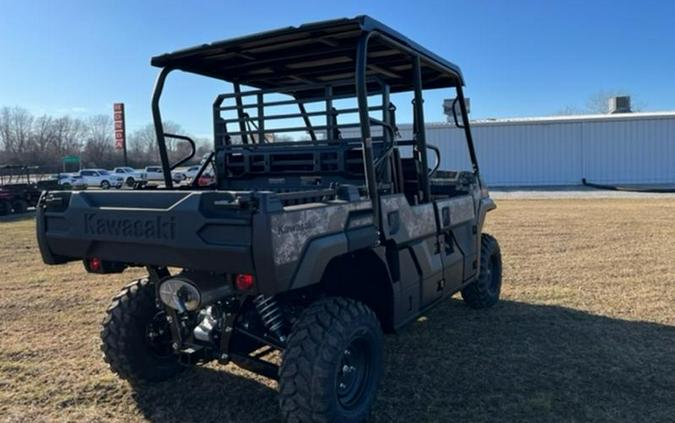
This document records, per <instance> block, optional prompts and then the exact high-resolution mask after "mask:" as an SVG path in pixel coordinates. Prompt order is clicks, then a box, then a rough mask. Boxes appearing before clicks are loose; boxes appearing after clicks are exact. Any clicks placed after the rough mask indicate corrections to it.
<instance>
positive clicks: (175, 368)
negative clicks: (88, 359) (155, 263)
mask: <svg viewBox="0 0 675 423" xmlns="http://www.w3.org/2000/svg"><path fill="white" fill-rule="evenodd" d="M101 340H102V344H101V350H102V351H103V354H104V359H105V361H106V362H107V363H108V364H109V365H110V368H111V369H112V371H113V372H115V373H117V374H118V375H119V376H120V377H122V378H124V379H126V380H128V381H130V382H132V383H139V382H159V381H162V380H166V379H169V378H171V377H172V376H174V375H176V374H178V373H179V372H180V371H181V370H183V369H184V367H183V366H182V365H181V364H180V363H179V362H178V356H177V355H176V354H174V352H173V349H172V347H171V344H172V341H171V330H170V327H169V324H168V322H167V320H166V315H165V314H164V312H163V311H162V310H160V309H158V308H157V306H156V304H155V288H154V285H153V284H151V283H150V281H149V280H148V279H139V280H137V281H134V282H132V283H131V284H129V285H127V286H126V287H124V289H122V291H121V292H120V293H119V294H118V295H117V296H116V297H115V298H114V299H113V302H112V304H111V305H110V307H109V308H108V312H107V315H106V317H105V319H104V320H103V328H102V330H101Z"/></svg>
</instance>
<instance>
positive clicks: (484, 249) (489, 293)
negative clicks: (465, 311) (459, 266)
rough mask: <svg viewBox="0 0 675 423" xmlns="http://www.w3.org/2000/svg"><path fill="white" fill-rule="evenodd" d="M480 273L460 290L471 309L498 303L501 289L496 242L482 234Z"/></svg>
mask: <svg viewBox="0 0 675 423" xmlns="http://www.w3.org/2000/svg"><path fill="white" fill-rule="evenodd" d="M480 241H481V242H480V245H481V248H480V273H479V275H478V279H476V280H475V281H474V282H473V283H471V284H470V285H467V286H466V287H465V288H464V289H462V298H463V299H464V301H465V302H466V303H467V304H468V305H469V306H471V307H473V308H487V307H491V306H493V305H495V304H496V303H497V301H499V295H500V293H501V289H502V254H501V251H500V249H499V243H498V242H497V240H496V239H495V238H494V237H493V236H492V235H488V234H482V235H481V240H480Z"/></svg>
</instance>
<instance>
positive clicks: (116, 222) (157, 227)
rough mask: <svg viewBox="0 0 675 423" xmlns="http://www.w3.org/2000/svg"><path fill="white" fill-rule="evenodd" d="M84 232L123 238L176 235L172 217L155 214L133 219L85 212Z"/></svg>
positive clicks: (160, 237)
mask: <svg viewBox="0 0 675 423" xmlns="http://www.w3.org/2000/svg"><path fill="white" fill-rule="evenodd" d="M84 233H86V234H88V235H107V236H115V237H124V238H145V239H157V240H162V239H164V240H172V239H174V238H175V236H176V223H175V218H173V217H169V218H166V217H161V216H156V217H151V218H145V219H133V218H115V217H100V216H97V215H96V213H85V214H84Z"/></svg>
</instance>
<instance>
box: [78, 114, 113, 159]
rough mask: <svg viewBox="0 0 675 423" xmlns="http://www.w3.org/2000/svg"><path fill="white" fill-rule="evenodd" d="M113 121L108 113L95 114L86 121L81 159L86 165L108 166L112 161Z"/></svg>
mask: <svg viewBox="0 0 675 423" xmlns="http://www.w3.org/2000/svg"><path fill="white" fill-rule="evenodd" d="M114 147H115V146H114V141H113V123H112V119H111V118H110V116H108V115H96V116H92V117H91V118H89V120H88V121H87V131H86V138H85V144H84V151H83V154H82V156H83V161H84V162H85V164H87V165H88V166H101V167H104V166H109V165H111V164H113V163H114V161H115V158H114V157H113V155H114V153H115V148H114Z"/></svg>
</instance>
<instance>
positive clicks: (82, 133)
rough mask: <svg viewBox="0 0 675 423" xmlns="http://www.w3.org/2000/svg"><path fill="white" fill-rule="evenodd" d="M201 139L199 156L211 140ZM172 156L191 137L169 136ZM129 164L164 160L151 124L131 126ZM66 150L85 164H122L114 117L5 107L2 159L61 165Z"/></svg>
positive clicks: (0, 127)
mask: <svg viewBox="0 0 675 423" xmlns="http://www.w3.org/2000/svg"><path fill="white" fill-rule="evenodd" d="M164 128H165V131H166V132H170V133H175V134H185V133H184V132H183V131H182V130H181V128H180V126H179V125H177V124H175V123H172V122H165V124H164ZM195 141H197V145H198V149H197V155H196V156H195V160H194V161H199V159H200V158H201V157H202V156H203V155H204V154H206V153H208V151H209V150H210V145H209V144H210V143H209V141H208V140H195ZM167 148H168V151H169V157H170V158H171V159H172V161H173V160H178V159H179V158H182V157H184V156H185V155H186V154H187V153H188V152H189V147H188V145H187V143H185V142H181V141H173V140H167ZM127 155H128V161H129V165H130V166H133V167H143V166H146V165H149V164H157V163H159V152H158V150H157V142H156V138H155V130H154V126H153V125H152V124H148V125H146V126H145V127H143V128H141V129H138V130H136V131H133V132H131V133H129V132H127ZM65 156H78V157H80V160H81V163H82V167H96V168H106V169H110V168H113V167H115V166H122V165H123V164H124V159H123V155H122V150H117V149H115V140H114V131H113V121H112V117H111V116H108V115H96V116H91V117H88V118H85V119H80V118H75V117H71V116H61V117H53V116H49V115H41V116H34V115H33V114H31V113H30V112H28V111H27V110H25V109H23V108H20V107H3V108H2V109H0V164H23V165H34V166H40V167H42V168H45V169H54V170H57V169H59V168H61V163H62V160H63V158H64V157H65Z"/></svg>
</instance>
